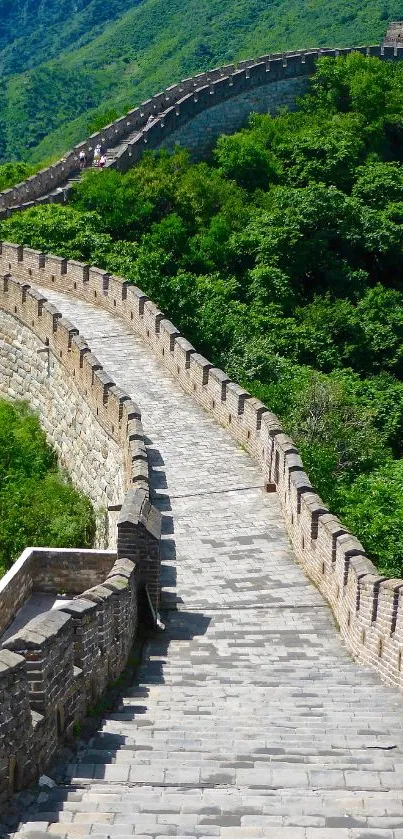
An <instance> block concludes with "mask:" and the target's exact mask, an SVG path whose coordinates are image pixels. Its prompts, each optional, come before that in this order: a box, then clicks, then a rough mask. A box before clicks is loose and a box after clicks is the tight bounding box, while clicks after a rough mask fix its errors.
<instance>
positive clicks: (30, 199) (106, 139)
mask: <svg viewBox="0 0 403 839" xmlns="http://www.w3.org/2000/svg"><path fill="white" fill-rule="evenodd" d="M354 50H355V51H359V52H362V53H364V54H365V55H371V56H377V57H379V58H381V59H382V60H388V61H392V60H398V61H399V60H401V59H402V58H403V47H401V46H398V45H396V44H395V43H393V44H388V43H386V42H385V44H384V45H383V46H368V47H366V46H363V47H355V48H351V47H346V48H342V49H320V50H300V51H297V52H294V53H280V54H278V53H276V54H272V55H264V56H261V57H260V58H257V59H250V60H247V61H240V62H238V63H237V64H229V65H226V66H225V67H220V68H216V69H214V70H210V71H208V72H206V73H200V74H198V75H197V76H195V77H193V78H191V79H184V80H183V81H181V82H180V83H179V84H177V85H172V86H171V87H169V88H167V90H165V91H163V92H162V93H158V94H157V95H156V96H154V97H152V98H151V99H149V100H147V101H146V102H143V103H142V104H141V105H140V106H139V107H138V108H135V109H133V110H131V111H129V112H128V113H127V114H125V115H124V116H122V117H120V118H119V119H118V120H116V121H115V122H113V123H111V124H110V125H107V126H105V128H103V129H102V131H99V132H97V133H95V134H93V135H91V137H89V138H88V139H87V140H85V141H83V142H82V143H79V144H78V145H77V146H75V147H74V149H72V150H71V151H69V152H67V153H66V155H65V156H64V158H62V160H59V161H58V162H56V163H54V164H53V165H52V166H49V167H48V168H46V169H43V170H41V171H40V172H38V173H36V174H35V175H32V176H31V177H30V178H28V179H27V180H26V181H24V182H23V183H21V184H17V185H16V186H14V187H12V188H10V189H8V190H5V191H4V192H2V193H0V213H1V212H3V214H5V215H9V214H10V213H11V212H13V211H14V210H15V209H21V208H25V207H27V206H31V205H32V204H37V203H39V204H43V203H51V202H59V203H64V201H65V200H67V199H68V194H69V189H70V185H69V178H72V177H74V176H75V175H76V174H77V172H78V168H79V153H80V151H81V150H84V151H85V152H86V154H87V156H88V158H89V159H91V157H92V155H93V151H94V148H95V146H96V145H97V143H101V144H102V145H104V146H106V147H107V148H108V160H107V166H110V167H112V168H115V169H118V170H119V171H122V172H124V171H126V170H127V169H129V168H130V167H131V166H133V165H134V164H135V163H136V162H137V161H138V160H139V159H140V157H141V155H142V154H143V151H144V150H145V149H158V148H161V147H165V146H166V147H168V148H170V147H172V145H173V143H174V141H175V140H178V142H180V144H181V145H185V144H186V145H188V146H189V147H190V149H191V151H193V152H194V154H195V156H199V154H200V153H202V150H205V149H206V148H208V147H209V145H211V141H212V139H214V137H215V136H217V135H218V133H220V132H222V131H227V130H228V125H230V126H231V130H232V131H233V130H235V129H236V128H239V127H240V126H241V125H242V123H243V122H244V121H245V118H246V117H247V115H248V113H250V112H251V111H252V110H255V111H262V112H267V111H268V110H269V111H276V110H277V109H278V107H279V106H280V105H281V104H286V105H289V106H291V107H292V106H293V103H294V100H295V97H296V96H298V95H300V94H301V92H302V91H303V90H304V87H305V85H306V81H307V79H308V78H309V76H310V75H311V74H312V73H313V72H314V69H315V63H316V61H317V59H318V57H319V56H321V55H328V56H331V57H332V56H333V57H334V56H336V55H347V54H348V53H350V52H352V51H354ZM209 111H210V112H211V113H210V114H207V112H209ZM200 115H202V116H200ZM193 122H195V124H194V126H192V123H193ZM185 138H186V140H185Z"/></svg>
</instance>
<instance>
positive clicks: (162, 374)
mask: <svg viewBox="0 0 403 839" xmlns="http://www.w3.org/2000/svg"><path fill="white" fill-rule="evenodd" d="M43 291H44V293H45V295H46V296H48V297H49V298H51V299H52V302H54V303H55V305H56V306H57V307H58V308H59V309H60V310H61V311H62V312H63V314H64V315H65V316H66V317H68V318H69V319H70V320H71V321H72V322H73V323H74V324H75V325H77V326H78V328H79V329H80V331H81V333H82V334H83V335H84V336H85V337H86V338H87V339H88V341H89V343H90V345H91V348H92V350H93V352H94V353H95V354H96V355H97V357H98V358H99V360H100V362H101V364H103V365H104V367H105V369H106V370H107V372H108V374H110V375H111V376H112V378H114V379H115V381H116V383H117V384H118V385H120V386H121V387H122V388H124V389H125V390H126V391H127V392H128V393H129V394H130V395H131V396H132V397H133V398H134V400H135V401H136V402H137V403H138V404H139V406H140V408H141V411H142V419H143V425H144V429H145V433H146V435H147V450H148V456H149V460H150V465H151V467H152V481H153V503H154V504H155V505H156V506H157V507H159V509H160V510H161V512H162V515H163V520H164V534H163V538H162V544H161V553H162V584H163V603H164V604H165V611H164V610H163V611H162V620H163V621H164V623H165V624H166V630H165V632H164V633H162V634H159V635H158V636H155V637H154V638H151V639H149V640H148V641H147V643H146V644H145V648H144V653H143V660H142V663H141V665H140V667H139V668H138V672H137V675H136V680H135V682H134V683H133V685H130V686H128V687H127V688H126V689H125V693H124V695H123V696H122V698H121V701H120V703H119V707H118V708H117V709H115V711H114V712H113V713H111V714H109V715H108V716H107V717H106V718H105V720H104V722H103V723H102V725H101V727H100V730H99V731H98V732H97V733H96V735H95V736H94V737H93V738H92V740H91V741H90V742H89V743H88V745H87V746H86V747H84V749H83V751H82V753H81V754H80V759H79V760H78V761H77V762H76V763H75V764H71V765H66V767H65V774H64V782H65V784H64V785H63V788H56V789H54V790H50V791H49V794H48V795H47V797H46V800H44V799H43V798H42V799H41V800H40V801H39V800H38V803H37V804H36V805H34V807H33V808H31V810H30V811H29V812H27V813H25V814H24V816H23V818H22V820H21V826H20V829H19V831H17V833H16V834H15V836H16V837H18V839H20V837H21V839H22V837H23V836H25V837H27V836H28V835H29V834H30V833H31V834H33V835H32V836H31V839H34V837H35V833H36V834H38V832H39V834H41V830H42V828H41V829H39V828H38V825H39V824H40V823H41V822H40V820H42V823H44V824H45V822H43V819H44V818H45V817H46V818H47V817H48V816H51V817H52V818H49V821H51V825H50V827H49V832H48V833H46V834H43V835H49V834H52V833H53V834H54V835H59V836H64V837H73V836H78V837H85V839H87V837H88V839H92V837H94V836H104V837H107V836H110V839H118V837H120V836H122V837H123V836H130V835H133V836H134V837H136V839H141V837H143V839H144V837H147V839H156V837H160V839H163V837H164V836H172V835H174V836H177V837H178V836H182V839H189V838H190V837H205V839H206V837H210V839H212V837H230V839H236V838H237V837H264V839H358V837H360V839H364V837H368V839H369V837H371V839H374V837H379V839H403V827H401V825H403V802H402V800H401V796H400V791H401V789H402V787H403V771H402V767H403V727H402V699H401V694H399V693H398V692H397V691H396V690H394V689H392V688H389V687H387V686H385V685H383V684H382V683H381V682H380V680H379V678H378V676H377V674H376V673H374V672H372V671H371V670H369V669H368V668H365V667H359V666H357V665H356V664H355V663H354V662H353V661H352V659H351V658H350V656H349V655H348V654H347V652H346V650H345V648H344V646H343V643H342V641H341V639H340V636H339V635H338V633H337V630H336V628H335V625H334V621H333V619H332V616H331V613H330V611H329V609H328V607H327V606H326V604H325V603H324V601H323V600H322V598H321V597H320V595H319V593H318V592H317V591H316V589H315V588H314V587H313V586H312V585H311V584H310V582H309V581H308V579H307V578H306V577H305V576H304V574H303V573H302V571H301V570H300V568H299V567H298V565H297V563H296V562H295V558H294V556H293V552H292V550H291V547H290V544H289V540H288V538H287V535H286V532H285V528H284V523H283V519H282V514H281V509H280V505H279V501H278V498H277V497H276V495H275V494H265V493H264V492H263V491H262V489H261V488H260V487H261V483H262V481H261V475H260V473H259V470H258V469H257V467H256V466H255V465H254V463H253V462H252V460H251V459H250V458H249V457H248V455H247V454H246V453H245V452H244V451H243V450H242V449H241V448H240V447H239V446H237V444H236V443H235V442H234V441H233V440H232V439H231V438H230V436H229V435H228V434H227V433H226V432H225V431H224V430H223V429H222V428H221V427H220V426H219V425H218V424H217V423H216V422H215V421H214V420H213V419H212V418H210V417H209V416H208V415H207V414H205V413H204V412H203V411H202V409H201V408H199V407H198V406H197V405H196V404H195V403H194V402H193V400H192V398H191V397H190V396H188V395H186V394H184V393H182V391H181V390H180V389H179V387H178V385H177V384H176V383H175V381H174V380H173V379H172V378H171V376H170V375H169V374H168V373H167V372H166V370H165V369H164V368H163V367H162V366H161V365H160V363H159V362H158V361H157V360H156V358H155V357H154V356H153V354H152V352H151V351H150V350H149V348H148V347H146V346H145V345H144V344H143V343H142V341H141V340H140V339H139V338H137V337H136V336H134V335H133V336H130V335H128V329H127V326H126V325H125V324H122V323H121V322H120V321H119V319H117V318H114V317H112V316H111V315H108V314H107V313H105V312H102V311H100V310H96V309H93V308H92V307H91V306H90V305H88V304H84V303H81V302H79V301H74V300H69V299H67V298H64V297H63V296H62V295H59V294H56V293H54V292H53V291H52V292H51V293H50V292H48V291H47V290H43ZM75 782H77V784H78V786H83V787H84V788H83V789H79V790H77V789H76V788H75ZM42 795H43V793H42ZM45 814H46V816H45ZM52 814H53V815H52ZM35 818H36V819H37V821H35ZM65 818H66V819H67V821H65ZM71 818H72V819H73V820H72V822H71V823H69V819H71ZM24 825H25V832H24ZM27 831H28V832H27ZM35 839H36V837H35ZM38 839H39V836H38ZM41 839H42V836H41Z"/></svg>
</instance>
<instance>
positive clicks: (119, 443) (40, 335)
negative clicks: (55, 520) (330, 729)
mask: <svg viewBox="0 0 403 839" xmlns="http://www.w3.org/2000/svg"><path fill="white" fill-rule="evenodd" d="M11 252H12V253H15V254H17V259H19V255H20V254H22V251H21V249H18V248H17V249H13V248H11V250H10V256H11ZM26 258H27V261H26V262H25V268H26V269H27V271H28V275H29V276H31V274H32V269H31V268H27V262H28V261H29V259H31V261H32V264H35V263H36V254H35V253H34V252H31V255H29V253H28V252H27V253H26ZM62 262H63V261H62ZM72 270H73V273H74V272H75V273H74V276H76V277H79V276H80V275H81V279H82V280H83V278H84V279H85V277H86V271H85V270H83V266H80V265H78V264H77V263H76V264H75V268H74V266H72ZM29 272H31V274H29ZM90 273H91V277H92V278H93V277H94V274H95V275H96V276H98V278H99V277H102V272H99V271H95V272H94V271H91V272H90ZM51 276H52V275H50V278H49V279H50V282H52V280H51ZM101 284H102V280H101ZM0 320H1V323H2V325H4V328H5V330H6V336H5V340H4V342H3V348H2V350H3V354H2V358H1V362H2V369H1V371H0V372H1V374H2V376H1V379H2V382H3V385H2V392H4V394H5V395H7V396H12V397H14V398H15V397H20V396H22V397H25V398H26V397H27V396H29V397H30V398H31V401H32V404H33V405H34V407H35V408H36V409H38V410H39V412H40V413H42V416H43V421H44V423H45V424H46V423H47V424H48V426H49V427H48V432H49V437H50V439H51V440H52V441H53V442H54V443H55V445H56V446H58V447H59V449H60V451H61V453H62V456H63V457H64V458H65V461H66V465H70V464H69V461H70V459H72V460H71V463H72V464H73V467H74V468H75V469H76V472H75V477H76V480H77V482H78V484H79V485H81V488H83V484H84V485H85V489H86V490H87V491H89V494H90V495H91V496H92V497H93V498H94V500H98V499H99V498H100V497H101V495H100V493H103V494H104V495H103V496H102V497H104V498H105V500H112V501H114V500H115V501H119V500H120V501H122V502H123V506H122V510H121V512H120V514H119V518H118V521H117V535H116V536H115V537H114V536H113V534H111V542H115V543H116V547H117V552H116V553H114V552H111V551H81V550H65V549H60V550H55V549H52V548H44V549H38V548H31V549H27V550H26V551H24V553H23V554H22V556H21V557H20V558H19V559H18V560H17V561H16V563H15V564H14V565H13V566H12V568H11V569H10V571H9V572H8V573H7V574H6V575H5V576H4V577H3V579H2V580H1V581H0V634H3V642H2V644H1V648H0V807H1V806H2V804H3V803H4V802H6V801H7V799H8V798H9V796H10V795H12V793H13V792H15V791H17V790H18V789H20V788H21V787H23V786H26V785H27V784H29V783H31V782H32V781H34V780H35V778H37V776H38V774H40V773H41V772H43V771H45V770H46V768H47V766H48V765H49V763H50V762H51V760H52V758H53V757H54V756H55V754H56V753H57V750H58V748H59V747H60V745H61V744H62V743H63V742H64V741H65V739H66V738H67V737H70V736H71V734H72V732H73V729H74V725H75V724H76V723H78V722H80V720H82V719H83V717H84V716H85V714H86V712H87V710H88V708H89V707H91V705H93V704H94V703H95V702H96V701H97V699H98V698H99V697H100V696H101V694H102V693H103V691H104V690H105V687H106V686H107V684H108V683H110V682H111V681H113V680H114V679H116V678H117V677H118V676H119V675H120V673H121V672H122V670H123V668H124V667H125V665H126V663H127V659H128V656H129V653H130V650H131V647H132V644H133V640H134V637H135V634H136V629H137V623H138V611H139V604H140V605H141V612H142V614H144V613H145V611H146V610H147V609H148V610H149V611H150V612H151V614H150V618H151V620H154V621H155V619H156V613H157V610H158V604H159V594H160V586H159V572H160V555H159V542H160V535H161V516H160V513H159V512H158V511H157V510H155V509H154V508H153V507H152V505H151V504H150V501H149V470H148V461H147V454H146V449H145V444H144V433H143V427H142V423H141V415H140V411H139V409H138V407H137V405H136V404H135V403H134V402H133V401H132V400H131V399H130V398H129V397H128V396H127V394H125V393H124V392H123V391H122V390H120V388H118V387H116V386H115V384H114V383H113V381H112V380H111V379H110V377H109V376H108V374H107V373H106V371H105V370H103V368H102V366H101V364H100V363H99V362H98V360H97V359H96V357H95V356H94V355H93V354H92V353H91V350H90V347H89V346H88V344H87V343H86V342H85V341H84V340H83V339H82V338H81V337H80V335H79V332H78V330H77V329H76V328H75V327H74V326H73V324H71V323H70V322H69V321H67V320H66V319H64V318H63V317H62V314H61V313H60V312H58V311H57V310H56V309H55V307H54V306H52V305H51V304H50V303H48V301H47V300H46V297H44V296H43V295H42V294H40V293H39V292H37V291H35V290H34V289H32V288H31V287H30V286H29V284H28V283H26V282H24V281H23V282H19V281H18V280H16V279H15V278H14V277H11V276H10V274H8V273H7V274H5V275H3V276H2V278H1V282H0ZM38 349H39V350H41V352H40V353H39V354H38V352H37V351H38ZM42 350H45V352H42ZM44 356H45V358H44ZM48 356H49V363H48ZM49 374H50V375H49ZM79 418H80V419H81V418H82V422H81V421H79ZM52 422H54V423H55V428H54V429H52V428H51V427H50V426H51V424H52ZM62 435H63V436H64V437H66V436H68V437H69V438H70V439H69V440H68V441H66V440H62ZM75 449H77V450H78V458H77V462H76V461H75V460H74V458H75ZM80 458H81V459H83V460H84V459H85V466H86V475H85V474H84V473H83V472H82V471H81V466H80V464H79V459H80ZM115 458H116V464H115V465H114V466H112V463H113V460H114V459H115ZM108 463H110V464H111V466H110V472H108V474H107V476H106V480H105V470H106V468H107V467H106V464H108ZM74 464H75V466H74ZM108 482H109V483H108ZM36 591H40V592H47V593H53V594H57V593H60V592H61V591H62V592H67V593H68V594H69V595H71V596H72V598H73V599H72V601H71V602H69V603H63V605H62V606H60V607H59V608H57V609H54V610H52V611H50V612H45V613H43V614H41V615H39V616H38V617H37V618H35V619H34V620H32V621H30V622H29V623H28V624H26V625H25V626H24V628H23V629H21V630H19V631H17V632H16V633H15V634H13V635H12V636H11V637H7V638H6V639H5V637H4V632H5V630H6V629H7V628H8V627H9V625H10V624H11V622H12V621H13V618H14V617H15V615H16V613H17V612H18V610H19V608H20V607H21V606H22V605H23V604H24V603H25V601H27V600H28V599H29V597H30V595H31V594H32V593H34V592H36ZM10 631H11V632H12V631H13V629H12V627H11V630H9V633H10Z"/></svg>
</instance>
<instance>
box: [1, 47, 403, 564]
mask: <svg viewBox="0 0 403 839" xmlns="http://www.w3.org/2000/svg"><path fill="white" fill-rule="evenodd" d="M402 140H403V65H401V64H396V65H394V64H385V63H382V62H380V61H378V60H377V59H370V60H369V59H365V58H363V57H362V56H360V55H358V54H354V55H351V56H349V57H348V58H347V59H338V60H336V61H332V60H329V59H323V60H321V61H320V62H319V67H318V70H317V73H316V75H315V77H314V78H313V79H312V82H311V88H310V92H309V94H308V95H307V96H305V97H304V98H303V99H302V100H301V102H300V107H299V110H298V111H297V112H296V113H292V114H289V113H286V112H284V113H282V114H281V115H279V116H277V117H276V118H271V117H270V116H257V115H254V116H252V117H251V119H250V124H249V126H248V127H247V128H246V129H245V130H243V131H240V132H239V133H237V134H235V135H233V136H222V137H221V138H219V140H218V143H217V146H216V148H215V150H214V153H213V156H212V158H211V160H210V161H208V162H204V163H200V164H196V165H192V164H191V163H190V162H189V158H188V155H187V153H186V152H184V151H180V150H178V151H177V153H176V154H174V155H173V156H168V155H167V154H161V155H159V156H153V155H149V156H146V157H144V159H143V160H142V162H141V164H140V165H139V166H137V167H136V168H135V169H133V170H131V171H130V172H128V173H127V174H126V175H124V176H122V175H120V174H119V173H117V172H115V171H104V172H102V173H99V172H90V173H88V175H87V176H86V177H85V179H84V180H83V181H82V182H81V184H79V185H78V187H77V190H76V194H75V199H74V203H73V205H71V206H68V207H61V206H45V207H34V208H32V209H31V210H28V211H27V212H25V213H23V214H16V215H14V216H13V217H12V218H11V219H9V220H7V221H5V222H3V223H2V226H1V227H2V229H1V230H0V233H1V234H2V236H3V237H4V238H7V239H9V240H14V241H17V242H24V243H26V244H27V245H30V246H32V247H36V248H39V249H41V250H50V251H55V252H57V253H59V254H61V255H63V256H65V257H70V258H83V259H85V260H88V261H92V262H94V263H95V264H98V265H101V266H103V267H105V268H106V269H109V270H110V271H112V272H114V273H117V274H120V275H122V276H125V277H127V278H128V279H130V280H132V281H133V282H134V283H136V284H137V285H138V286H140V287H141V288H143V289H144V291H145V292H146V293H147V294H148V295H150V297H151V298H153V299H154V300H156V301H157V302H158V303H159V305H160V306H161V308H162V309H163V310H164V311H165V312H166V313H167V315H168V317H170V318H171V319H172V320H173V321H174V323H176V324H177V326H178V327H180V328H181V330H182V331H183V332H184V334H185V335H186V336H187V337H188V338H189V339H190V340H191V341H192V342H193V343H194V344H195V345H196V346H197V347H198V349H199V350H200V351H201V352H203V353H204V354H205V355H206V356H207V357H208V358H210V359H211V360H212V361H213V362H214V363H215V364H216V365H217V366H220V367H223V368H224V369H225V370H227V372H228V373H229V374H230V375H231V376H232V377H234V378H235V379H236V380H238V381H240V382H241V383H242V384H243V385H244V386H245V387H246V388H248V389H249V390H250V391H251V392H252V393H254V394H255V395H256V396H258V397H260V398H261V399H262V401H264V402H265V404H267V405H268V406H269V407H270V408H271V409H272V410H273V411H274V412H276V413H277V414H278V415H279V416H280V417H281V419H282V421H283V423H284V426H285V428H286V429H287V431H288V432H289V433H290V434H291V435H292V436H293V437H294V439H295V440H296V442H297V443H298V445H299V447H300V450H301V454H302V457H303V460H304V463H305V465H306V468H307V470H308V472H309V474H310V476H311V479H312V481H313V483H314V485H315V487H316V489H317V490H318V492H319V493H320V494H321V495H322V497H323V498H324V500H325V501H326V502H327V503H328V504H329V505H330V507H331V509H332V510H333V511H334V512H335V513H337V514H339V515H340V516H341V517H342V518H343V520H344V522H345V523H346V525H348V526H349V527H350V528H351V529H352V530H353V531H354V532H355V533H356V535H357V536H358V537H359V538H360V539H361V540H362V541H363V543H364V545H365V547H366V548H367V550H368V552H369V553H370V555H371V557H372V558H373V559H374V560H375V561H376V562H377V563H378V565H379V568H380V570H381V571H382V572H385V573H388V574H398V575H400V576H401V575H403V535H402V534H403V506H402V489H403V471H402V461H401V459H400V458H401V456H402V452H403V340H402V339H403V281H402V277H403V166H402V157H403V151H402V149H403V144H402Z"/></svg>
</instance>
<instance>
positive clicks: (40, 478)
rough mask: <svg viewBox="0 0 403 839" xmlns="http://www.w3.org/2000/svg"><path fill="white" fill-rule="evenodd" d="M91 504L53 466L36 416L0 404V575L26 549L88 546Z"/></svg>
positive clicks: (17, 405) (91, 530) (24, 409)
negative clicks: (30, 547) (30, 546)
mask: <svg viewBox="0 0 403 839" xmlns="http://www.w3.org/2000/svg"><path fill="white" fill-rule="evenodd" d="M94 535H95V518H94V512H93V509H92V506H91V503H90V501H89V500H88V499H87V498H86V497H85V496H84V495H81V494H80V493H79V492H77V490H75V489H73V487H72V485H71V483H70V481H69V480H68V478H67V476H66V475H65V474H64V473H61V472H60V471H59V470H58V468H57V458H56V455H55V452H54V451H53V450H52V449H51V448H50V447H49V446H48V445H47V443H46V439H45V435H44V433H43V431H42V430H41V427H40V425H39V422H38V419H37V417H36V416H35V415H34V414H33V413H32V412H31V411H30V410H29V408H28V407H27V406H26V404H25V403H24V402H14V403H10V402H6V401H5V400H0V575H1V574H2V573H4V572H5V571H6V570H7V568H9V567H10V565H11V563H12V561H13V560H14V559H16V557H17V556H18V555H19V554H20V553H21V552H22V551H23V550H24V548H26V547H27V546H28V545H36V546H38V547H40V546H47V545H48V546H51V547H54V548H78V547H91V545H92V543H93V538H94Z"/></svg>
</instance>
